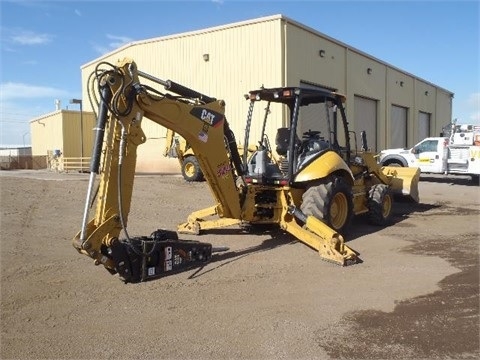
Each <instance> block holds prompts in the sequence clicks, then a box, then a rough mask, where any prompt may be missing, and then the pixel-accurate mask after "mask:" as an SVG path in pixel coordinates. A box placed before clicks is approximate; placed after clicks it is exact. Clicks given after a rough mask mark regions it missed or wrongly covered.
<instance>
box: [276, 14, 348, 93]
mask: <svg viewBox="0 0 480 360" xmlns="http://www.w3.org/2000/svg"><path fill="white" fill-rule="evenodd" d="M284 26H285V31H286V64H287V69H286V73H287V79H286V83H287V85H288V86H298V85H299V84H300V81H301V80H303V81H307V82H310V83H312V84H315V85H318V86H321V87H326V88H330V89H336V90H337V91H339V92H341V93H344V92H345V83H346V79H345V63H346V59H345V50H344V48H342V47H341V46H339V45H337V44H334V43H332V42H330V41H328V40H327V39H324V38H322V37H320V36H318V35H316V34H313V33H311V32H309V31H306V30H305V29H303V28H301V27H299V26H297V25H295V24H291V23H289V22H285V23H284ZM320 51H322V55H323V57H322V56H320Z"/></svg>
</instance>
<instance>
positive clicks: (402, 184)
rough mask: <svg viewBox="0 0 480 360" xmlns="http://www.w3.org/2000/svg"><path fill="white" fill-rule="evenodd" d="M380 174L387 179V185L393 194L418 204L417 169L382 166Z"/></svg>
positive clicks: (418, 177) (418, 170)
mask: <svg viewBox="0 0 480 360" xmlns="http://www.w3.org/2000/svg"><path fill="white" fill-rule="evenodd" d="M382 173H383V175H385V176H386V177H387V178H388V183H387V184H388V185H390V189H391V190H392V192H393V193H394V194H397V195H401V196H406V197H409V198H410V199H412V200H413V201H415V202H419V200H420V199H419V196H418V182H419V181H420V169H419V168H417V167H400V166H384V167H382Z"/></svg>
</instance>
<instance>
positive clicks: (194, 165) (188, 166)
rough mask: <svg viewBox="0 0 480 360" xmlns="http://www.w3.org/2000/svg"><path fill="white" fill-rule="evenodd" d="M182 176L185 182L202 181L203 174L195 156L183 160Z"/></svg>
mask: <svg viewBox="0 0 480 360" xmlns="http://www.w3.org/2000/svg"><path fill="white" fill-rule="evenodd" d="M182 175H183V178H184V179H185V180H186V181H189V182H191V181H203V179H204V178H203V172H202V169H201V168H200V164H199V163H198V160H197V158H196V157H195V156H189V157H187V158H185V159H184V160H183V163H182Z"/></svg>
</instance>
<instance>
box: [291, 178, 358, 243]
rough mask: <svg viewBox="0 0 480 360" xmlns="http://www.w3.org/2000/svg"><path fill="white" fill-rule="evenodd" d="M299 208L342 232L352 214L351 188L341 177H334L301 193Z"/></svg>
mask: <svg viewBox="0 0 480 360" xmlns="http://www.w3.org/2000/svg"><path fill="white" fill-rule="evenodd" d="M300 210H302V212H303V213H304V214H305V215H307V216H309V215H312V216H314V217H316V218H317V219H319V220H321V221H323V222H324V223H325V224H327V225H328V226H329V227H331V228H332V229H333V230H335V231H336V232H338V233H340V234H343V233H345V231H346V230H347V229H348V227H349V226H350V223H351V220H352V216H353V198H352V191H351V188H350V186H349V185H348V184H347V183H346V181H345V180H344V179H342V178H334V179H333V180H332V181H331V182H328V183H326V184H320V185H318V186H312V187H310V188H308V189H307V190H306V191H305V193H304V194H303V196H302V205H301V206H300Z"/></svg>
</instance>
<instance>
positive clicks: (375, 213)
mask: <svg viewBox="0 0 480 360" xmlns="http://www.w3.org/2000/svg"><path fill="white" fill-rule="evenodd" d="M392 209H393V196H392V194H391V192H390V189H389V187H388V185H385V184H376V185H373V186H372V187H371V188H370V191H369V192H368V222H369V223H370V224H372V225H378V226H383V225H386V224H387V223H388V222H389V221H390V219H391V217H392Z"/></svg>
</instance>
